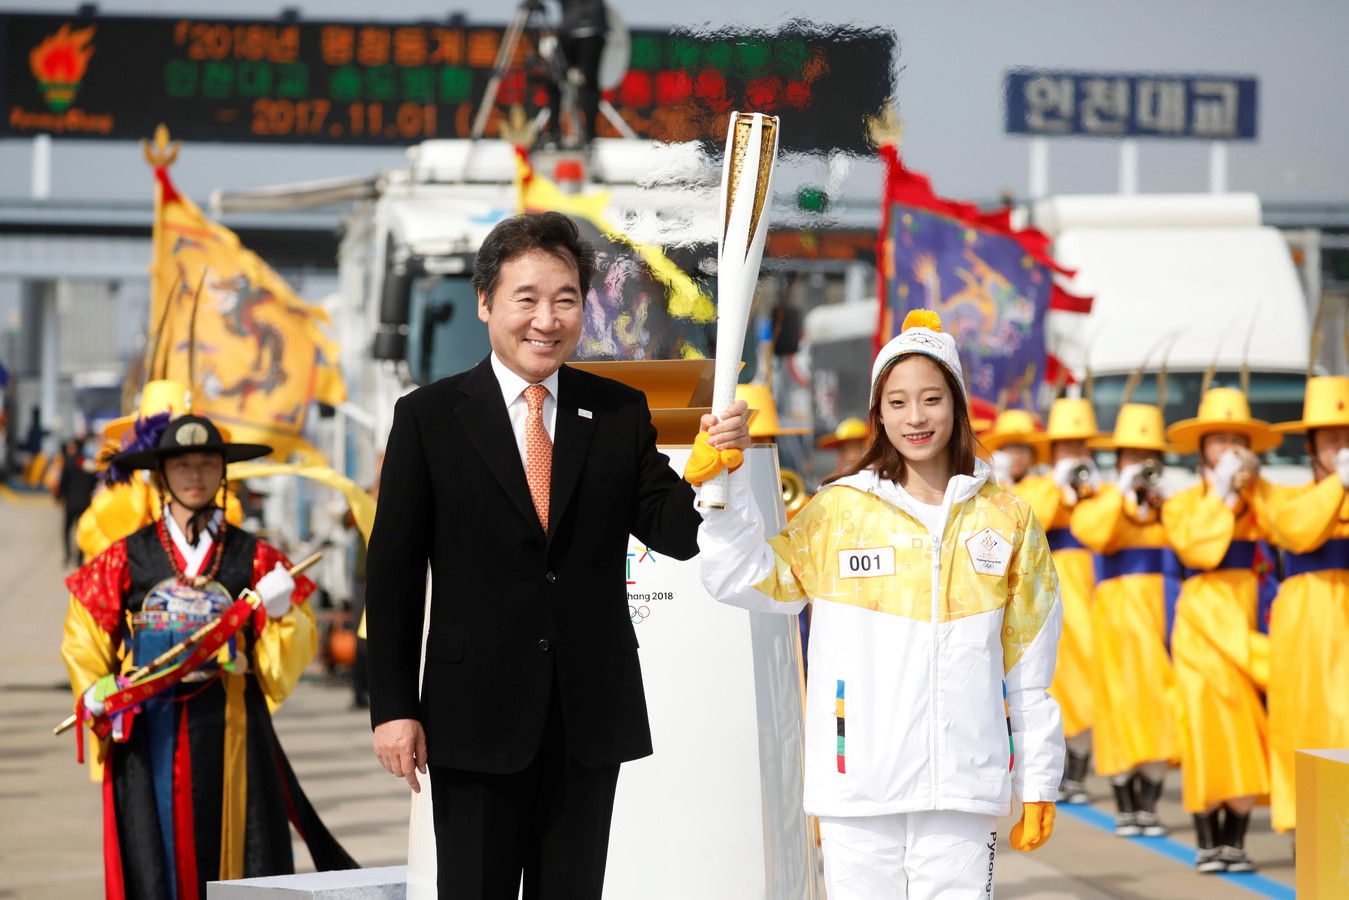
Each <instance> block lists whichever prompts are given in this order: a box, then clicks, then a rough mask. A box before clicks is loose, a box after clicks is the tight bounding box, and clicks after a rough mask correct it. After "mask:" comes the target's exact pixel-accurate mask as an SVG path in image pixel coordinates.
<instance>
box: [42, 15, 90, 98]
mask: <svg viewBox="0 0 1349 900" xmlns="http://www.w3.org/2000/svg"><path fill="white" fill-rule="evenodd" d="M93 38H94V26H93V25H90V26H89V27H88V28H82V29H80V30H79V31H71V30H70V23H69V22H67V23H66V24H64V25H62V26H61V30H60V31H58V32H56V34H52V35H48V36H47V39H46V40H44V41H43V42H42V43H41V44H38V45H37V46H36V47H35V48H33V52H32V53H30V54H28V61H29V63H30V64H31V65H32V67H33V74H34V75H36V76H37V79H38V81H40V82H47V83H53V84H75V83H77V82H79V81H80V79H82V78H83V77H84V70H85V69H86V68H87V67H88V65H89V57H91V56H93V55H94V48H93V47H91V46H89V42H90V41H91V40H93Z"/></svg>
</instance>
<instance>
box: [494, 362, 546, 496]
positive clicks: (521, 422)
mask: <svg viewBox="0 0 1349 900" xmlns="http://www.w3.org/2000/svg"><path fill="white" fill-rule="evenodd" d="M492 372H493V373H494V374H495V375H496V377H497V384H499V385H501V399H503V400H505V401H506V414H507V415H509V416H510V417H511V431H513V432H515V446H516V447H517V448H518V449H519V451H520V464H521V465H522V466H524V467H525V471H529V458H528V451H527V450H526V449H525V419H526V418H528V416H529V401H528V400H526V399H525V388H527V387H529V386H530V384H532V383H533V382H529V381H525V380H524V379H523V378H521V377H520V376H519V375H516V374H515V373H514V372H512V371H511V370H510V369H508V368H506V366H505V364H504V363H502V361H501V360H499V359H497V355H496V351H495V350H494V351H492ZM539 384H542V385H543V386H544V387H545V388H547V389H548V395H547V396H546V397H544V398H543V427H544V429H545V430H546V431H547V432H548V440H550V441H551V440H554V434H555V428H556V426H557V372H553V374H551V375H549V376H548V377H547V378H545V379H543V381H541V382H539Z"/></svg>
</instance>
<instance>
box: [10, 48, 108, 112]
mask: <svg viewBox="0 0 1349 900" xmlns="http://www.w3.org/2000/svg"><path fill="white" fill-rule="evenodd" d="M95 27H96V26H93V25H90V26H89V27H88V28H80V29H72V28H71V27H70V23H69V22H67V23H65V24H64V25H62V26H61V27H60V29H58V30H57V31H56V32H55V33H54V34H49V35H47V36H46V37H45V38H44V39H43V40H42V42H41V43H40V44H38V45H37V46H36V47H34V48H33V49H32V50H31V51H29V53H28V67H29V69H30V70H31V71H32V73H33V77H34V78H35V79H36V80H37V86H38V91H39V92H40V93H41V94H42V99H43V101H44V102H45V103H46V105H47V108H46V109H45V110H30V109H24V108H23V107H22V106H17V105H16V106H14V107H13V108H11V109H10V111H9V127H10V128H12V129H14V130H16V131H32V132H44V131H45V132H49V133H52V134H107V133H109V132H110V131H112V126H113V117H112V116H110V115H105V114H97V113H88V112H85V111H84V110H82V109H80V108H79V107H77V106H75V105H74V104H75V97H76V95H77V94H78V93H79V91H80V85H81V84H83V83H84V76H85V74H86V73H87V72H88V69H89V60H90V59H91V58H92V57H93V55H94V44H93V40H94V30H95Z"/></svg>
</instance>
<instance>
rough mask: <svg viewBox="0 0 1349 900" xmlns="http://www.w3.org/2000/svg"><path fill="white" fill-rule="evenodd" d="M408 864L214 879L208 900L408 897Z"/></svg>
mask: <svg viewBox="0 0 1349 900" xmlns="http://www.w3.org/2000/svg"><path fill="white" fill-rule="evenodd" d="M407 881H408V868H407V866H387V867H385V868H382V869H348V870H346V871H342V872H308V873H305V874H303V875H271V876H268V877H266V878H241V879H239V880H237V881H212V882H209V883H208V884H207V885H206V900H406V898H407Z"/></svg>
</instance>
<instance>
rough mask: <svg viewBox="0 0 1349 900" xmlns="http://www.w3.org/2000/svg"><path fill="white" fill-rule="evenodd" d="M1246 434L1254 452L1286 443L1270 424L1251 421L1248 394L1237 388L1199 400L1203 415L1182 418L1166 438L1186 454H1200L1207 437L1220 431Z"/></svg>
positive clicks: (1215, 390)
mask: <svg viewBox="0 0 1349 900" xmlns="http://www.w3.org/2000/svg"><path fill="white" fill-rule="evenodd" d="M1224 431H1226V432H1233V433H1235V434H1244V435H1246V436H1247V437H1249V438H1250V439H1251V450H1252V451H1254V452H1255V453H1264V452H1265V451H1266V450H1273V449H1274V448H1275V447H1277V446H1279V444H1280V443H1282V442H1283V438H1282V436H1280V435H1279V433H1278V432H1277V431H1275V430H1274V427H1273V426H1272V425H1270V424H1269V423H1268V422H1262V421H1260V420H1259V419H1253V418H1251V405H1250V403H1249V402H1248V401H1247V399H1246V395H1245V394H1244V393H1242V392H1241V391H1240V390H1238V389H1236V388H1228V387H1220V388H1212V389H1210V390H1208V391H1205V392H1204V396H1203V397H1201V398H1200V400H1199V412H1198V414H1197V415H1196V416H1195V417H1194V418H1193V419H1182V420H1181V421H1179V422H1177V423H1176V424H1174V425H1172V426H1171V427H1170V428H1168V429H1166V438H1167V440H1169V441H1171V443H1173V444H1175V445H1176V446H1177V447H1179V448H1180V451H1181V452H1182V453H1197V452H1198V451H1199V444H1200V442H1201V440H1202V439H1203V437H1204V435H1206V434H1214V433H1217V432H1224Z"/></svg>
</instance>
